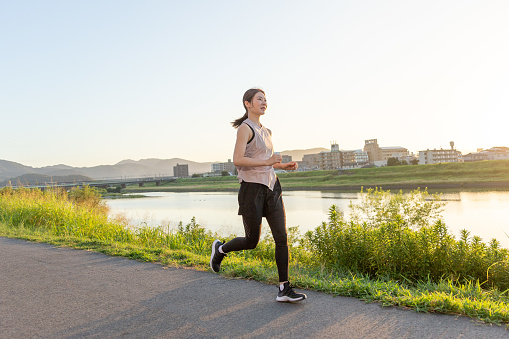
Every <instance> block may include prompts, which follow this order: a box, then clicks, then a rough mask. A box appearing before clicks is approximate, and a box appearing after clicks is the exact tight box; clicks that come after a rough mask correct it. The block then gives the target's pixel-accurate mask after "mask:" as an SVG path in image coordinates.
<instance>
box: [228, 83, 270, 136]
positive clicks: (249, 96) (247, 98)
mask: <svg viewBox="0 0 509 339" xmlns="http://www.w3.org/2000/svg"><path fill="white" fill-rule="evenodd" d="M258 92H262V93H263V95H265V92H264V91H263V90H262V89H260V88H251V89H248V90H247V91H246V93H244V97H243V98H242V105H244V109H245V110H246V113H245V114H244V115H243V116H242V117H240V118H238V119H235V120H233V121H232V126H233V127H234V128H237V127H239V126H240V125H241V124H242V123H243V122H244V120H246V119H247V107H246V101H247V102H252V101H253V98H254V96H255V95H256V93H258Z"/></svg>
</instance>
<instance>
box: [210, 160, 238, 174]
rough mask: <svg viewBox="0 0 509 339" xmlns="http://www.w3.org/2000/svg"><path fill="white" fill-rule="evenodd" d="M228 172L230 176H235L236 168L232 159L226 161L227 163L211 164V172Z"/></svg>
mask: <svg viewBox="0 0 509 339" xmlns="http://www.w3.org/2000/svg"><path fill="white" fill-rule="evenodd" d="M224 171H226V172H228V173H230V174H231V175H236V174H237V168H236V167H235V165H234V164H233V161H232V159H228V162H219V163H216V164H212V172H224Z"/></svg>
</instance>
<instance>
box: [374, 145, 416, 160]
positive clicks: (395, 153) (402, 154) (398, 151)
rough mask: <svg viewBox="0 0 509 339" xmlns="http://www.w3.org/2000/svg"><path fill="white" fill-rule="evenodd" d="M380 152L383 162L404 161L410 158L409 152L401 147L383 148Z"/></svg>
mask: <svg viewBox="0 0 509 339" xmlns="http://www.w3.org/2000/svg"><path fill="white" fill-rule="evenodd" d="M380 150H381V153H382V159H381V160H388V159H389V158H397V159H398V160H404V159H406V158H407V157H408V156H409V153H408V150H407V149H406V148H404V147H401V146H392V147H381V148H380Z"/></svg>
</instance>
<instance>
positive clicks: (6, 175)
mask: <svg viewBox="0 0 509 339" xmlns="http://www.w3.org/2000/svg"><path fill="white" fill-rule="evenodd" d="M35 172H36V170H35V169H34V168H32V167H29V166H24V165H21V164H18V163H17V162H12V161H7V160H0V181H3V180H6V179H10V178H14V177H17V176H20V175H23V174H26V173H35Z"/></svg>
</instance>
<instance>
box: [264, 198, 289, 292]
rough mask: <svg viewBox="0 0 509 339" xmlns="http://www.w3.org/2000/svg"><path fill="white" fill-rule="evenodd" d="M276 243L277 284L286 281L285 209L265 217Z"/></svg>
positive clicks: (286, 242) (286, 241)
mask: <svg viewBox="0 0 509 339" xmlns="http://www.w3.org/2000/svg"><path fill="white" fill-rule="evenodd" d="M265 218H266V219H267V222H268V223H269V226H270V230H271V231H272V236H273V237H274V242H275V243H276V265H277V272H278V275H279V282H285V281H288V235H287V233H286V214H285V209H284V207H283V208H279V209H277V210H275V211H274V212H272V213H270V214H269V215H267V216H266V217H265Z"/></svg>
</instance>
